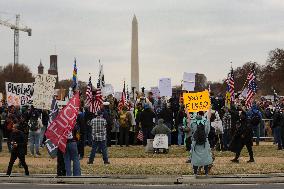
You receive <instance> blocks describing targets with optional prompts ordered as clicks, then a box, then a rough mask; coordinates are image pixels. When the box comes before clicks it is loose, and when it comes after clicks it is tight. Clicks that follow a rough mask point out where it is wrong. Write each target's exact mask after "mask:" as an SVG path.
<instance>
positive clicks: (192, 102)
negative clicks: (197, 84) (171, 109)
mask: <svg viewBox="0 0 284 189" xmlns="http://www.w3.org/2000/svg"><path fill="white" fill-rule="evenodd" d="M183 101H184V106H185V107H186V108H187V109H188V112H199V111H207V110H209V109H210V108H211V101H210V95H209V92H208V91H207V90H205V91H203V92H197V93H183Z"/></svg>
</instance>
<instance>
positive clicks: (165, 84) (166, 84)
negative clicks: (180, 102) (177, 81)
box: [159, 78, 172, 96]
mask: <svg viewBox="0 0 284 189" xmlns="http://www.w3.org/2000/svg"><path fill="white" fill-rule="evenodd" d="M159 91H160V96H172V84H171V79H170V78H161V79H160V80H159Z"/></svg>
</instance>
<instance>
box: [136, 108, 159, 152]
mask: <svg viewBox="0 0 284 189" xmlns="http://www.w3.org/2000/svg"><path fill="white" fill-rule="evenodd" d="M155 118H156V115H155V113H154V112H153V111H152V109H151V108H150V106H149V105H148V104H145V105H144V111H143V112H141V116H140V120H139V121H140V123H141V127H142V132H143V145H144V146H146V145H147V139H152V138H153V136H152V134H151V131H152V129H153V127H154V125H155Z"/></svg>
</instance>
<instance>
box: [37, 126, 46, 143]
mask: <svg viewBox="0 0 284 189" xmlns="http://www.w3.org/2000/svg"><path fill="white" fill-rule="evenodd" d="M45 131H46V127H45V126H44V127H43V128H42V129H41V131H40V136H39V144H40V145H41V144H42V143H43V138H44V133H45Z"/></svg>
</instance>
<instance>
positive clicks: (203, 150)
mask: <svg viewBox="0 0 284 189" xmlns="http://www.w3.org/2000/svg"><path fill="white" fill-rule="evenodd" d="M200 121H202V122H203V123H204V126H205V134H206V137H207V139H206V142H205V145H196V141H195V140H194V137H192V144H191V149H192V150H191V151H192V152H191V163H192V165H193V166H205V165H210V164H212V162H213V159H212V153H211V148H210V144H209V141H208V134H209V132H210V122H209V120H207V119H204V118H202V119H200V118H198V117H197V118H196V120H194V121H193V122H191V124H190V128H191V130H192V133H193V136H194V133H195V132H196V130H197V125H198V124H199V122H200Z"/></svg>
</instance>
